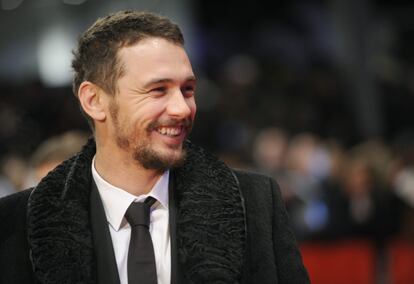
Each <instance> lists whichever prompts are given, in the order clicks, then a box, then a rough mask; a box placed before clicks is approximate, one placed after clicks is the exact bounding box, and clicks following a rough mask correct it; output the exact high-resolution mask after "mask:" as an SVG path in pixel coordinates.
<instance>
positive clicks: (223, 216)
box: [0, 141, 309, 284]
mask: <svg viewBox="0 0 414 284" xmlns="http://www.w3.org/2000/svg"><path fill="white" fill-rule="evenodd" d="M186 147H187V148H188V156H187V161H186V163H185V164H184V165H183V166H182V167H180V168H177V169H174V170H172V174H171V176H172V178H173V180H172V181H171V184H173V187H172V190H173V192H174V193H173V194H174V199H173V203H174V204H173V208H175V211H176V212H175V215H174V218H175V221H174V222H173V226H174V227H173V228H170V229H171V230H172V231H173V232H174V236H172V237H174V240H172V242H173V244H174V248H172V250H173V253H174V256H173V257H175V259H176V261H177V266H178V267H179V269H178V270H177V272H176V273H173V275H175V277H174V279H173V280H172V282H173V283H178V284H183V283H196V284H201V283H261V284H266V283H272V284H275V283H285V284H288V283H289V284H290V283H292V284H293V283H298V284H304V283H309V280H308V276H307V273H306V270H305V268H304V266H303V264H302V260H301V256H300V253H299V251H298V248H297V244H296V241H295V238H294V236H293V234H292V232H291V229H290V228H289V226H288V219H287V215H286V211H285V208H284V206H283V203H282V200H281V196H280V192H279V189H278V188H277V185H276V183H275V182H274V181H273V180H272V179H270V178H268V177H265V176H262V175H258V174H252V173H246V172H240V171H232V170H230V169H229V168H228V167H227V166H226V165H224V164H223V163H222V162H220V161H218V160H217V159H215V158H214V157H212V156H210V155H209V154H207V153H206V152H205V151H203V150H202V149H201V148H198V147H196V146H194V145H192V144H190V143H188V144H187V145H186ZM94 154H95V144H94V142H93V141H90V142H89V143H88V144H87V145H86V146H85V147H84V149H83V150H82V151H81V152H80V153H79V154H78V155H76V156H74V157H72V158H71V159H69V160H67V161H65V162H63V163H62V164H61V165H59V166H58V167H57V168H56V169H55V170H53V171H52V172H51V173H49V175H48V176H47V177H45V178H44V179H43V180H42V181H41V182H40V183H39V185H38V186H37V187H36V188H35V189H34V190H26V191H23V192H20V193H17V194H14V195H11V196H8V197H5V198H3V199H0V270H1V272H0V283H39V282H40V283H59V284H61V283H97V282H98V281H97V279H98V278H99V276H98V275H97V274H98V273H97V271H98V269H97V266H98V265H97V259H96V246H95V245H94V243H95V242H94V237H95V238H96V236H93V232H92V229H91V227H92V225H91V213H90V211H91V210H90V208H91V205H90V200H91V187H92V180H93V179H92V176H91V161H92V158H93V156H94ZM170 200H171V199H170ZM170 216H171V215H170ZM99 279H100V278H99ZM177 279H178V280H177Z"/></svg>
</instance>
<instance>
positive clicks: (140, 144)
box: [0, 11, 308, 284]
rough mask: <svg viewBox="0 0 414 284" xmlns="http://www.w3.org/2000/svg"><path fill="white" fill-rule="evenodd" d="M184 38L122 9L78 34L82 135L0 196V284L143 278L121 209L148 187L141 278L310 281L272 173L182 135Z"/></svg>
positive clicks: (164, 22)
mask: <svg viewBox="0 0 414 284" xmlns="http://www.w3.org/2000/svg"><path fill="white" fill-rule="evenodd" d="M183 45H184V40H183V36H182V34H181V31H180V30H179V28H178V26H177V25H175V24H174V23H172V22H170V21H169V20H168V19H166V18H164V17H161V16H158V15H155V14H152V13H138V12H131V11H126V12H118V13H115V14H112V15H109V16H107V17H105V18H102V19H99V20H98V21H97V22H96V23H95V24H94V25H93V26H92V27H91V28H89V29H88V30H87V31H86V32H85V33H84V34H83V35H82V36H81V37H80V39H79V44H78V48H77V50H76V51H75V52H74V55H75V57H74V60H73V64H72V66H73V69H74V71H75V77H74V92H75V94H76V96H77V98H78V99H79V103H80V105H81V109H82V111H83V112H84V114H85V115H86V117H87V118H88V120H89V122H90V125H91V127H92V129H93V132H94V139H93V140H90V141H89V142H88V144H87V145H86V146H85V147H84V148H83V150H82V151H81V152H80V153H79V154H77V155H75V156H74V157H73V158H71V159H69V160H67V161H65V162H63V163H62V164H61V165H59V166H58V167H57V168H56V169H54V170H53V171H52V172H50V173H49V174H48V175H47V176H46V177H45V178H44V179H43V180H42V181H41V182H40V183H39V185H38V186H37V187H36V188H35V189H33V190H28V191H25V192H22V193H19V194H17V195H13V196H11V197H8V198H6V199H3V200H1V201H0V218H1V219H0V220H1V227H0V235H1V237H0V267H2V272H1V273H0V282H1V283H35V282H36V281H37V282H40V283H122V284H124V283H130V284H131V283H133V282H132V280H131V279H136V278H133V277H142V275H144V274H145V275H147V274H146V273H147V272H145V273H144V272H143V273H136V271H141V268H142V267H141V264H137V265H135V264H134V265H131V263H132V261H133V258H135V257H136V255H135V253H136V250H135V247H134V246H136V245H139V243H136V242H134V241H133V240H134V238H135V232H136V229H135V224H134V222H133V221H131V217H129V216H131V215H129V214H130V213H129V212H130V208H131V207H134V206H135V205H137V204H140V205H141V206H142V207H145V206H147V205H145V206H144V205H143V204H144V203H145V204H147V200H149V199H148V198H147V197H149V196H150V197H151V198H154V199H152V200H155V201H156V202H155V203H154V204H153V205H152V206H150V205H148V206H147V207H148V208H149V207H151V213H148V214H150V217H149V218H150V219H151V223H150V224H149V225H146V226H147V227H149V231H150V234H151V237H150V240H149V241H150V244H149V245H145V246H142V248H141V250H142V251H144V250H145V251H147V249H148V248H149V247H152V246H153V249H152V248H151V249H150V254H151V255H152V258H153V259H152V260H148V262H145V265H144V264H142V266H145V267H147V264H148V263H152V264H153V267H152V268H149V270H150V272H148V275H149V276H148V278H151V277H154V275H155V280H154V278H152V279H153V280H151V281H153V282H151V283H156V282H158V283H179V284H182V283H308V277H307V274H306V271H305V269H304V267H303V265H302V261H301V257H300V254H299V252H298V249H297V245H296V243H295V239H294V236H293V234H292V232H291V230H290V228H289V227H288V220H287V216H286V213H285V209H284V207H283V204H282V200H281V197H280V193H279V190H278V188H277V186H276V184H275V182H274V181H272V180H271V179H269V178H267V177H264V176H261V175H256V174H250V173H244V172H239V171H233V170H231V169H230V168H228V167H227V166H226V165H225V164H223V163H222V162H220V161H218V160H217V159H216V158H214V157H212V156H210V155H209V154H208V153H206V152H205V151H204V150H202V149H201V148H199V147H197V146H195V145H193V144H191V143H190V142H189V141H186V137H187V135H188V134H189V132H190V130H191V127H192V124H193V121H194V116H195V113H196V104H195V99H194V93H195V85H196V79H195V76H194V73H193V70H192V67H191V64H190V61H189V59H188V57H187V54H186V52H185V50H184V48H183ZM144 200H145V201H144ZM143 201H144V203H142V202H143ZM144 227H145V226H144ZM147 232H148V230H147ZM142 234H144V233H142ZM151 239H152V241H151ZM147 241H148V240H147ZM131 245H132V246H131ZM138 253H139V250H138ZM149 258H150V257H148V259H149ZM134 261H135V260H134ZM139 261H141V263H143V260H139ZM155 271H156V272H155ZM154 272H155V274H154ZM136 274H138V275H136ZM144 278H145V277H144ZM146 281H148V279H142V280H139V282H137V283H150V282H146Z"/></svg>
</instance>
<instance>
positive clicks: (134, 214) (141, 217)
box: [125, 196, 156, 228]
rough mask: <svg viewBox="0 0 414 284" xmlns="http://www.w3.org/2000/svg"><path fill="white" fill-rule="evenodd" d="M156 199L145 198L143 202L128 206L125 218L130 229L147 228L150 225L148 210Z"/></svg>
mask: <svg viewBox="0 0 414 284" xmlns="http://www.w3.org/2000/svg"><path fill="white" fill-rule="evenodd" d="M155 201H156V199H155V198H153V197H151V196H150V197H147V198H146V199H145V201H144V202H132V203H131V205H129V207H128V209H127V211H126V213H125V218H126V219H127V221H128V223H129V224H130V225H131V227H135V226H145V227H147V228H148V227H149V223H150V209H151V206H152V205H153V204H154V203H155Z"/></svg>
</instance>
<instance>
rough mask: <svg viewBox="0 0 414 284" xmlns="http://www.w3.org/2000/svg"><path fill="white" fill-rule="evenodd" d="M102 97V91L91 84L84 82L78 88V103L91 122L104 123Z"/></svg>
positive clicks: (104, 115)
mask: <svg viewBox="0 0 414 284" xmlns="http://www.w3.org/2000/svg"><path fill="white" fill-rule="evenodd" d="M103 95H104V93H103V91H102V90H101V89H100V88H99V87H98V86H97V85H95V84H94V83H92V82H89V81H85V82H82V84H81V85H80V86H79V90H78V98H79V102H80V104H81V106H82V108H83V111H84V112H85V113H87V114H88V115H89V116H90V117H91V118H92V119H93V120H97V121H104V120H105V118H106V112H105V105H104V100H103V98H102V96H103Z"/></svg>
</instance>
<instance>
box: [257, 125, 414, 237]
mask: <svg viewBox="0 0 414 284" xmlns="http://www.w3.org/2000/svg"><path fill="white" fill-rule="evenodd" d="M253 162H254V163H253V165H252V168H253V169H255V170H258V171H260V172H264V173H267V174H268V175H270V176H272V177H274V178H275V179H276V180H277V181H278V182H279V185H280V187H281V191H282V195H283V197H284V200H285V202H286V206H287V209H288V212H289V213H290V217H291V221H292V225H293V228H294V230H295V232H296V234H297V236H298V238H299V239H300V240H316V239H320V240H334V239H343V238H365V239H371V240H373V241H378V242H381V241H386V240H388V239H390V238H395V237H399V238H403V239H407V240H414V137H413V136H411V137H402V138H401V139H400V140H399V141H396V142H395V144H393V145H387V144H385V143H383V142H382V141H380V140H374V139H373V140H367V141H364V142H361V143H359V144H356V145H354V146H352V147H349V148H345V147H344V146H343V145H341V144H340V143H339V141H336V140H330V139H321V138H319V137H318V136H316V135H314V134H311V133H300V134H297V135H295V136H289V135H288V134H287V133H286V132H284V131H283V130H282V129H278V128H266V129H263V130H261V131H260V132H259V133H258V135H257V136H256V138H255V142H254V146H253Z"/></svg>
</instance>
